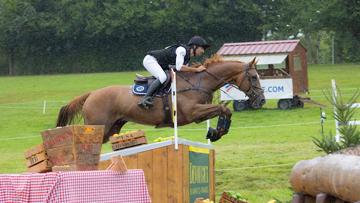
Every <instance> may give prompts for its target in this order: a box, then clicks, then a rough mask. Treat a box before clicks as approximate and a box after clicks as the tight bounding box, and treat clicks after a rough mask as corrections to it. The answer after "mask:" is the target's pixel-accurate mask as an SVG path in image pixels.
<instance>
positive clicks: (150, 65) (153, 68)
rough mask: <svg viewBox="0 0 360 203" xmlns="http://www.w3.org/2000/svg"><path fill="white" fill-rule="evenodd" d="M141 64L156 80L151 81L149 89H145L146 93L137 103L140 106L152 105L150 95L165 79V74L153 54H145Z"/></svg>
mask: <svg viewBox="0 0 360 203" xmlns="http://www.w3.org/2000/svg"><path fill="white" fill-rule="evenodd" d="M143 64H144V67H145V68H146V70H148V71H149V72H150V73H151V74H152V75H153V76H155V77H156V80H155V81H154V82H153V83H151V85H150V87H149V89H148V90H147V92H146V95H145V96H144V97H143V98H142V99H141V100H140V102H139V103H138V105H139V106H140V107H145V108H146V107H148V106H152V105H153V103H152V95H153V94H154V93H155V92H156V90H157V89H158V88H159V87H160V86H161V84H162V83H164V82H165V81H166V74H165V72H164V70H163V69H162V68H161V66H160V65H159V64H158V62H157V61H156V59H155V58H154V57H153V56H149V55H147V56H145V58H144V61H143Z"/></svg>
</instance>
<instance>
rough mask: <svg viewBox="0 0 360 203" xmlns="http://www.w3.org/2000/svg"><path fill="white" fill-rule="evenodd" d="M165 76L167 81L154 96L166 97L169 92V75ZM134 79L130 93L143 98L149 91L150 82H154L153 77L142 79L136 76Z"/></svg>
mask: <svg viewBox="0 0 360 203" xmlns="http://www.w3.org/2000/svg"><path fill="white" fill-rule="evenodd" d="M166 74H167V76H168V77H167V80H166V81H165V83H164V84H163V85H162V87H160V88H159V89H158V90H157V91H156V92H155V94H154V95H155V96H157V97H161V96H163V95H167V94H169V93H170V92H171V80H170V75H169V74H168V73H166ZM136 77H137V78H136V79H135V80H134V82H135V84H134V85H133V86H132V93H133V94H135V95H139V96H143V95H145V94H146V92H147V90H148V89H149V86H150V84H151V83H152V82H154V80H155V77H153V76H151V77H144V76H139V75H136Z"/></svg>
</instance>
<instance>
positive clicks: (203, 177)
mask: <svg viewBox="0 0 360 203" xmlns="http://www.w3.org/2000/svg"><path fill="white" fill-rule="evenodd" d="M209 175H210V174H209V149H205V148H199V147H193V146H190V147H189V185H190V190H189V196H190V202H195V200H196V198H200V197H202V198H204V199H208V198H209V196H210V194H209V193H210V188H209V177H210V176H209Z"/></svg>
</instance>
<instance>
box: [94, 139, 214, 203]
mask: <svg viewBox="0 0 360 203" xmlns="http://www.w3.org/2000/svg"><path fill="white" fill-rule="evenodd" d="M118 155H121V156H123V159H124V161H125V163H126V165H127V167H128V168H129V169H143V170H144V173H145V178H146V184H147V187H148V190H149V193H150V196H151V199H152V202H154V203H165V202H172V203H193V202H194V201H195V199H196V198H199V197H202V198H204V199H207V198H209V199H211V200H213V201H214V200H215V152H214V149H213V147H212V145H208V144H203V143H198V142H192V141H188V140H184V139H179V149H178V150H175V147H174V141H172V140H169V141H165V142H159V143H152V144H147V145H140V146H137V147H132V148H127V149H123V150H120V151H114V152H110V153H106V154H103V155H101V158H100V166H99V169H106V168H107V167H108V166H109V165H110V163H111V161H110V159H111V157H113V156H118Z"/></svg>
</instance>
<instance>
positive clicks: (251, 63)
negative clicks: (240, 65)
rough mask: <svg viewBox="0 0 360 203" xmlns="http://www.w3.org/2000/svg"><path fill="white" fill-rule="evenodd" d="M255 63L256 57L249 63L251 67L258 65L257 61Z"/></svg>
mask: <svg viewBox="0 0 360 203" xmlns="http://www.w3.org/2000/svg"><path fill="white" fill-rule="evenodd" d="M255 61H256V57H254V58H253V60H251V61H250V63H249V64H250V66H252V65H255V64H256V63H257V61H256V62H255Z"/></svg>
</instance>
